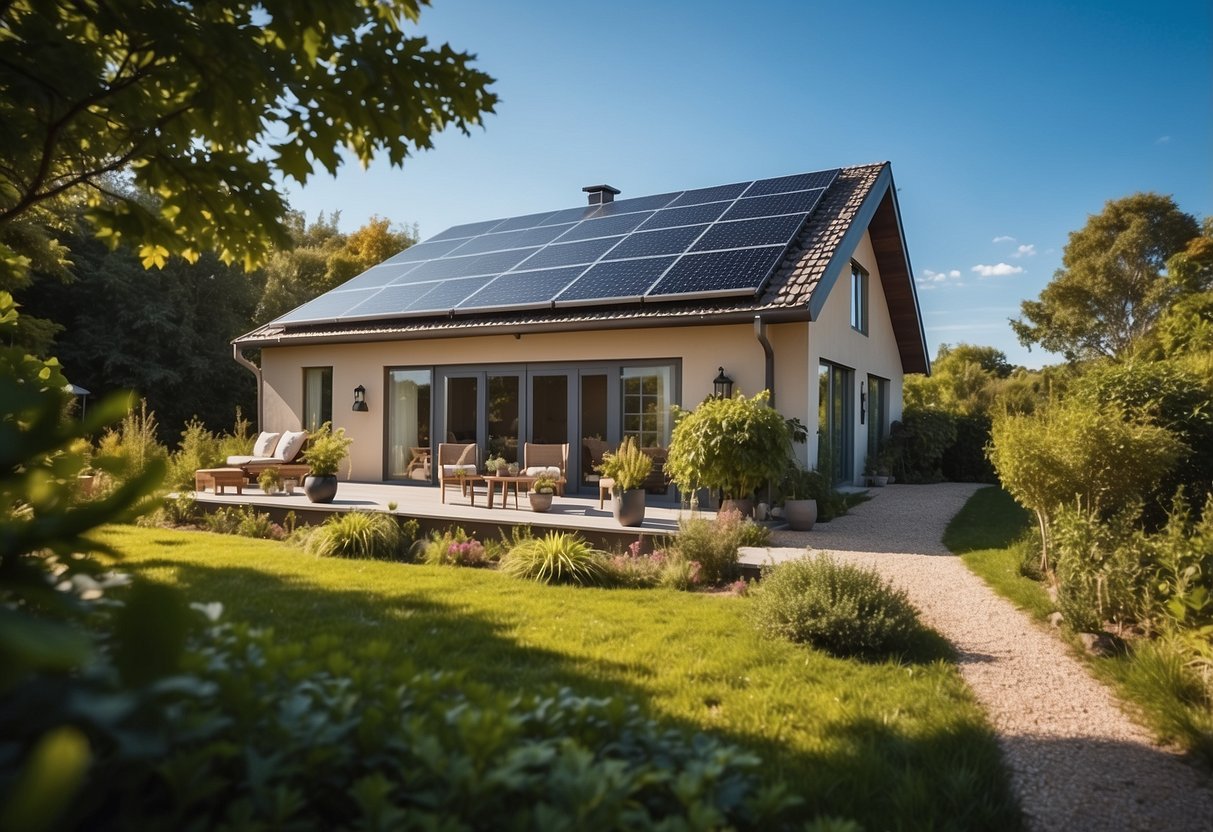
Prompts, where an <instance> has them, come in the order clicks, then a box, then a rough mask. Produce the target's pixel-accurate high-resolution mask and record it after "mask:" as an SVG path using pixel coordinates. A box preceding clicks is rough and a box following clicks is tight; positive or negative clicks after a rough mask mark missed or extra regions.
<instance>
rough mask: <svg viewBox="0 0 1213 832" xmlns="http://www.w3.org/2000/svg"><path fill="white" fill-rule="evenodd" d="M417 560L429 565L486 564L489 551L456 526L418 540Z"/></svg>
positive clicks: (487, 563)
mask: <svg viewBox="0 0 1213 832" xmlns="http://www.w3.org/2000/svg"><path fill="white" fill-rule="evenodd" d="M416 548H418V549H420V552H419V554H418V558H417V559H418V560H420V561H421V562H422V563H427V564H429V565H430V566H488V565H489V553H488V551H487V550H486V549H485V547H484V544H482V543H481V542H480V541H479V540H477V539H476V538H474V537H470V536H469V535H468V533H467V532H465V531H464V530H463V529H461V528H459V527H458V526H456V527H454V528H451V529H447V530H446V531H444V532H435V533H434V534H432V535H431V536H430V538H429V540H425V541H418V542H417V546H416Z"/></svg>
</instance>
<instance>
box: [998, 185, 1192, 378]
mask: <svg viewBox="0 0 1213 832" xmlns="http://www.w3.org/2000/svg"><path fill="white" fill-rule="evenodd" d="M1198 233H1199V228H1198V227H1197V224H1196V220H1195V219H1194V218H1193V217H1191V216H1190V215H1188V214H1185V213H1184V212H1182V211H1180V210H1179V208H1178V207H1177V206H1176V205H1175V201H1174V200H1172V199H1171V197H1169V196H1159V195H1158V194H1152V193H1138V194H1133V195H1132V196H1128V197H1125V198H1123V199H1118V200H1112V201H1110V202H1108V203H1107V205H1105V206H1104V210H1103V211H1102V212H1101V213H1099V214H1095V215H1093V216H1092V217H1090V219H1089V220H1088V221H1087V224H1086V225H1085V226H1084V227H1083V228H1082V229H1081V230H1079V231H1075V232H1073V233H1072V234H1071V235H1070V241H1069V242H1068V243H1067V244H1066V248H1065V251H1064V253H1063V255H1062V266H1063V267H1062V268H1061V269H1059V270H1058V271H1057V272H1056V273H1055V274H1054V276H1053V280H1052V281H1051V282H1050V283H1049V285H1048V286H1046V287H1045V289H1044V291H1043V292H1041V294H1040V299H1039V300H1027V301H1024V302H1023V305H1022V311H1023V319H1020V320H1012V321H1011V328H1012V329H1014V330H1015V334H1016V335H1017V336H1018V337H1019V341H1020V343H1022V344H1023V345H1024V346H1026V347H1029V348H1030V347H1031V346H1032V345H1033V344H1040V345H1041V346H1042V347H1044V348H1045V349H1046V350H1049V351H1051V352H1059V353H1062V354H1063V355H1065V356H1066V358H1067V359H1068V360H1070V361H1077V360H1085V359H1090V358H1096V357H1099V356H1108V357H1118V356H1122V355H1125V354H1126V353H1127V352H1128V351H1129V350H1130V349H1131V348H1132V347H1133V346H1134V345H1135V344H1136V343H1137V342H1138V340H1139V339H1141V338H1142V337H1143V336H1144V335H1145V334H1146V333H1148V332H1149V331H1150V329H1151V327H1152V326H1153V325H1154V322H1155V321H1156V320H1158V318H1159V316H1160V315H1161V314H1162V313H1163V312H1164V311H1165V310H1166V309H1167V308H1168V307H1169V306H1170V304H1171V303H1172V302H1173V301H1174V299H1175V298H1176V296H1177V295H1179V294H1181V293H1182V287H1181V286H1179V285H1178V284H1177V283H1176V281H1173V280H1170V279H1168V276H1167V275H1166V273H1165V272H1164V267H1165V265H1166V263H1167V261H1168V259H1169V258H1171V257H1172V256H1173V255H1175V254H1176V253H1177V252H1180V251H1183V250H1184V249H1185V248H1186V246H1187V244H1188V243H1189V241H1191V240H1192V239H1193V238H1194V237H1196V236H1197V234H1198Z"/></svg>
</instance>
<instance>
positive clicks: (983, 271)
mask: <svg viewBox="0 0 1213 832" xmlns="http://www.w3.org/2000/svg"><path fill="white" fill-rule="evenodd" d="M970 271H973V272H976V273H977V274H978V276H980V277H1006V276H1007V275H1009V274H1020V273H1021V272H1023V268H1022V267H1021V266H1012V265H1011V264H1010V263H997V264H995V265H993V266H987V265H985V264H984V263H978V264H977V265H976V266H974V267H973V268H972V269H970Z"/></svg>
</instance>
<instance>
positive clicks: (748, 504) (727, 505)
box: [720, 497, 754, 517]
mask: <svg viewBox="0 0 1213 832" xmlns="http://www.w3.org/2000/svg"><path fill="white" fill-rule="evenodd" d="M720 510H721V511H740V512H741V516H742V517H751V516H753V514H754V499H753V498H752V497H751V498H748V499H745V500H721V501H720Z"/></svg>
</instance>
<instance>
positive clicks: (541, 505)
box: [527, 474, 556, 511]
mask: <svg viewBox="0 0 1213 832" xmlns="http://www.w3.org/2000/svg"><path fill="white" fill-rule="evenodd" d="M555 493H556V480H554V479H552V478H551V477H549V476H547V475H546V474H544V475H543V476H539V477H536V478H535V481H534V482H533V483H531V488H530V490H529V491H528V492H527V499H529V500H530V501H531V510H532V511H547V510H548V509H549V508H551V507H552V495H553V494H555Z"/></svg>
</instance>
